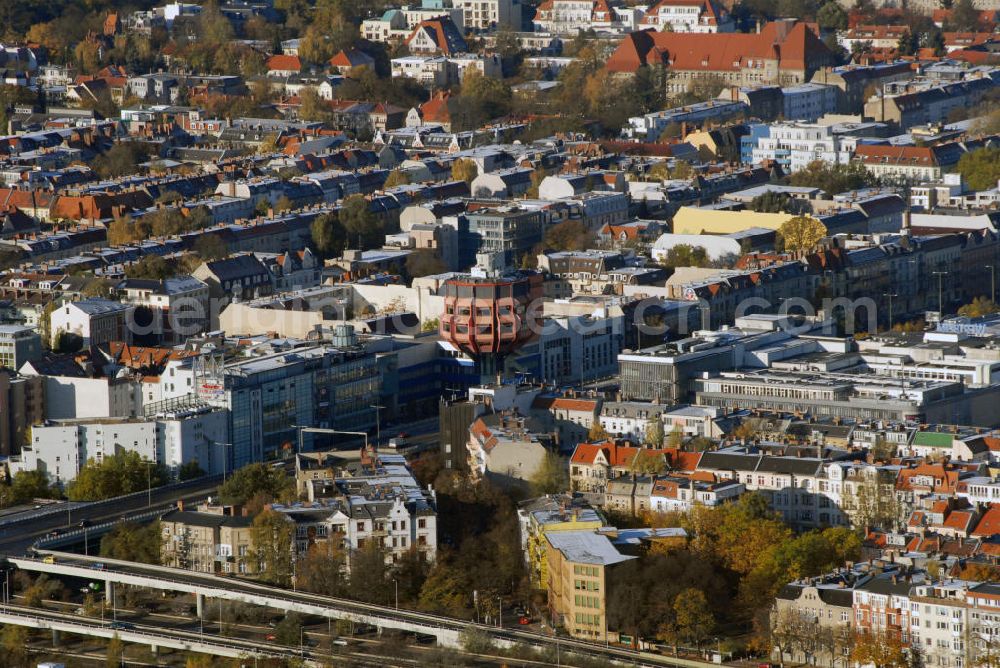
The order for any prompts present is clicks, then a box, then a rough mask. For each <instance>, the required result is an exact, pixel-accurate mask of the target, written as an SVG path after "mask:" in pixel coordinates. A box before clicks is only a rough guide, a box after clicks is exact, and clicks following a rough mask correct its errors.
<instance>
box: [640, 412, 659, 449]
mask: <svg viewBox="0 0 1000 668" xmlns="http://www.w3.org/2000/svg"><path fill="white" fill-rule="evenodd" d="M644 443H645V444H646V445H647V446H649V447H651V448H662V447H663V420H661V419H660V418H659V416H657V417H653V418H650V419H648V420H646V434H645V439H644Z"/></svg>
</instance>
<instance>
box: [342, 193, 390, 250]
mask: <svg viewBox="0 0 1000 668" xmlns="http://www.w3.org/2000/svg"><path fill="white" fill-rule="evenodd" d="M338 218H339V220H340V224H341V225H342V226H343V228H344V233H345V235H346V237H347V243H348V244H351V243H352V242H354V241H355V240H360V242H361V249H362V250H366V249H369V248H376V247H379V246H381V245H382V242H383V240H384V239H385V224H384V222H383V220H382V218H380V217H378V216H376V215H375V214H373V213H372V211H371V206H370V204H369V202H368V200H367V199H365V197H364V195H351V196H350V197H348V198H347V199H345V200H344V203H343V205H342V206H341V207H340V211H339V213H338Z"/></svg>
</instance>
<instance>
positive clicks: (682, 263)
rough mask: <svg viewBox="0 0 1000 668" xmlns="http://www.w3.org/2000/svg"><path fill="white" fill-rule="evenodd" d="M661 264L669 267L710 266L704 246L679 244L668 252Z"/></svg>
mask: <svg viewBox="0 0 1000 668" xmlns="http://www.w3.org/2000/svg"><path fill="white" fill-rule="evenodd" d="M660 262H661V263H662V264H663V265H664V266H667V267H705V266H708V252H707V251H706V250H705V247H704V246H691V245H690V244H677V245H676V246H672V247H671V248H669V249H668V250H667V254H666V256H665V257H664V258H663V259H662V260H661V261H660Z"/></svg>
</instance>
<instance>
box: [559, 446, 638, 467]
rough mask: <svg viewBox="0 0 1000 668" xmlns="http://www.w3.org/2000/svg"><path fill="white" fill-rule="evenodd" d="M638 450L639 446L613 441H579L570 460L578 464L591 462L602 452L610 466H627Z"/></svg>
mask: <svg viewBox="0 0 1000 668" xmlns="http://www.w3.org/2000/svg"><path fill="white" fill-rule="evenodd" d="M639 450H640V448H636V447H633V446H628V445H618V443H616V442H615V441H605V442H603V443H580V444H579V445H577V446H576V449H575V450H574V451H573V456H572V458H571V461H573V462H576V463H578V464H593V463H594V460H595V459H597V455H598V453H604V458H605V459H606V460H607V462H608V464H609V465H610V466H614V467H621V466H628V465H629V464H630V463H631V462H632V460H633V459H634V458H635V456H636V454H637V453H638V452H639Z"/></svg>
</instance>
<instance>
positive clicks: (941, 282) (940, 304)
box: [932, 271, 948, 316]
mask: <svg viewBox="0 0 1000 668" xmlns="http://www.w3.org/2000/svg"><path fill="white" fill-rule="evenodd" d="M932 273H933V274H934V275H935V276H937V277H938V314H939V315H940V316H943V315H944V298H943V294H944V277H945V274H947V273H948V272H946V271H935V272H932Z"/></svg>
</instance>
